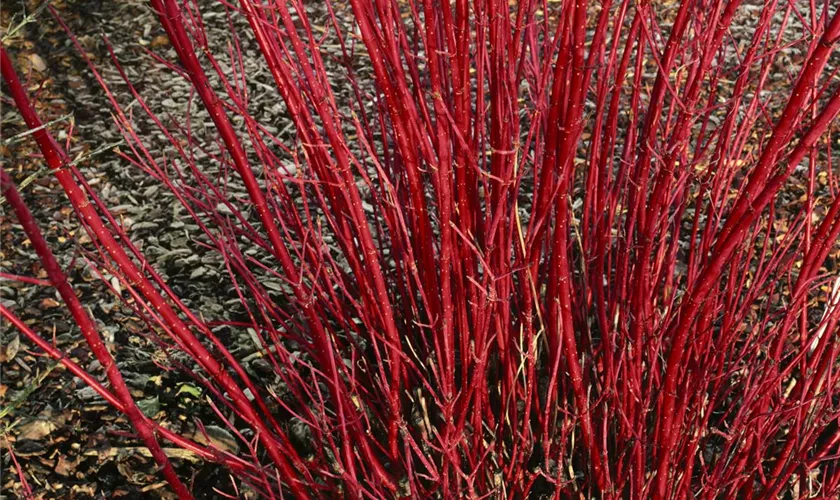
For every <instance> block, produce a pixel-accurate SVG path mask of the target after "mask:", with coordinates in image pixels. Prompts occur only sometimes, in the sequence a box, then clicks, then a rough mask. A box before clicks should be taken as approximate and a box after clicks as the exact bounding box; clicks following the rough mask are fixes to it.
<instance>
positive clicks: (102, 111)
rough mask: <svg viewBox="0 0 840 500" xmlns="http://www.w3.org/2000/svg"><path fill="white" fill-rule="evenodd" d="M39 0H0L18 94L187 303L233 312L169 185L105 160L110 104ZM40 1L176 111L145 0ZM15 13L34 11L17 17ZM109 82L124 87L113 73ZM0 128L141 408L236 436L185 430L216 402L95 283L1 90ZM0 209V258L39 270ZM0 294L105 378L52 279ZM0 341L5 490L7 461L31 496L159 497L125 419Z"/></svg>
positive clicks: (85, 246)
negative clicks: (164, 360) (31, 101)
mask: <svg viewBox="0 0 840 500" xmlns="http://www.w3.org/2000/svg"><path fill="white" fill-rule="evenodd" d="M41 4H42V2H41V1H17V2H14V1H9V2H4V5H3V11H2V26H3V37H4V40H3V43H4V46H5V47H6V49H7V50H8V51H9V53H10V56H11V57H12V58H13V62H14V63H15V65H16V68H17V70H18V73H19V75H20V76H21V78H22V80H24V81H26V82H28V89H29V91H30V93H31V95H33V96H37V100H36V105H37V110H38V112H39V114H40V116H41V117H42V118H43V119H44V121H45V122H46V121H55V123H53V124H51V126H50V129H51V131H52V132H53V133H54V135H55V137H56V139H57V140H59V142H62V144H63V145H64V146H65V148H66V150H67V152H68V154H69V156H70V157H71V158H74V161H76V162H77V163H76V164H77V165H78V167H79V168H80V170H81V171H82V173H83V174H84V175H85V176H86V178H87V180H88V181H89V183H90V184H91V185H92V186H94V189H96V190H97V192H98V193H99V195H100V197H101V198H102V200H103V201H104V202H105V203H106V204H107V205H108V206H109V207H110V208H111V213H112V214H113V215H114V216H116V217H117V218H118V219H119V220H120V222H121V223H122V224H123V227H124V228H126V229H127V231H128V234H129V236H130V237H131V238H132V240H133V241H135V242H136V243H137V244H138V246H139V247H140V248H141V249H142V250H143V251H144V253H145V254H146V256H147V257H149V258H150V259H151V260H152V261H153V263H154V264H155V266H156V267H157V269H158V270H159V271H161V273H162V274H163V276H165V277H167V278H168V280H169V282H170V283H171V284H172V288H173V290H174V291H175V292H176V293H178V294H179V295H180V296H181V297H184V298H185V303H187V304H188V305H190V306H191V307H193V308H194V309H198V310H201V311H202V312H203V313H205V314H208V315H219V316H221V315H222V314H221V313H223V312H224V313H225V316H227V317H234V318H235V315H236V313H237V309H236V304H238V300H237V298H236V296H235V295H229V294H232V293H233V292H232V291H231V290H229V289H226V288H224V287H219V286H218V283H219V281H220V275H221V274H222V273H224V269H223V268H222V267H221V265H220V262H219V261H218V259H216V258H214V256H213V255H204V254H203V252H202V249H201V248H199V247H196V246H195V245H193V244H192V242H191V241H190V239H189V238H188V236H187V232H186V230H188V229H190V228H188V227H187V228H186V229H185V223H184V222H182V221H181V220H180V219H181V217H180V215H179V212H178V209H177V205H178V204H177V203H176V201H175V199H174V197H173V196H171V195H170V194H169V193H168V192H166V190H165V189H161V188H160V186H158V185H157V183H155V182H153V181H152V180H150V179H149V178H148V177H147V176H146V175H145V174H144V173H143V172H141V171H140V170H138V169H136V168H131V167H129V166H127V165H126V164H125V162H124V161H122V160H120V159H119V157H118V156H117V154H116V151H117V150H118V148H119V147H120V144H121V141H120V136H119V134H118V132H117V130H116V127H115V126H114V124H113V122H112V119H111V113H112V108H111V106H110V104H109V103H108V101H107V99H106V98H105V96H104V93H103V92H102V91H101V89H100V88H99V86H98V84H97V82H96V80H95V79H94V78H93V76H92V75H91V73H90V71H88V70H87V67H86V65H85V63H84V60H83V59H82V57H81V56H80V55H79V53H78V51H77V50H76V49H75V48H74V47H73V46H72V44H71V42H70V40H69V38H68V36H67V34H66V33H65V32H64V30H63V29H62V28H61V26H60V24H59V23H58V22H57V21H56V20H55V19H54V18H53V16H52V15H51V14H50V13H49V12H48V11H46V10H43V9H42V10H40V11H39V10H38V7H39V6H40V5H41ZM50 4H51V5H52V6H53V7H54V8H55V9H56V10H57V11H58V13H59V14H60V16H61V17H62V18H63V19H64V21H65V22H66V23H67V24H68V26H69V28H70V29H71V30H72V31H73V32H74V33H75V34H76V35H77V37H78V40H79V42H80V43H81V44H82V46H83V47H84V48H85V50H86V51H87V52H88V54H89V55H90V56H91V58H92V60H93V62H94V64H96V65H97V66H100V65H101V66H102V67H103V75H104V76H105V78H106V80H108V82H109V84H112V83H117V82H119V81H120V78H119V75H118V74H117V72H116V70H115V69H114V68H113V66H112V65H110V64H108V63H109V59H110V55H109V52H108V46H107V43H110V45H111V46H112V47H113V49H114V52H115V54H116V56H117V57H118V58H119V61H120V63H121V64H122V65H123V67H124V69H125V70H126V72H127V74H128V76H129V78H131V80H132V81H133V82H135V83H136V85H137V88H138V90H139V91H140V92H142V93H143V95H144V96H146V97H147V98H148V99H149V103H150V104H151V105H153V106H156V107H157V108H156V109H165V110H166V111H167V112H169V113H171V114H173V115H175V116H178V115H179V113H181V114H183V112H184V110H185V109H186V106H187V105H188V102H189V99H190V95H189V87H188V84H187V82H185V81H184V80H182V79H177V78H171V75H170V73H169V70H168V69H166V68H164V67H162V66H161V65H160V64H157V63H155V61H154V60H153V59H152V58H151V57H150V56H149V55H148V53H147V52H146V49H151V50H154V51H155V52H156V53H157V54H160V55H162V56H164V57H169V58H170V60H174V59H175V56H174V51H170V50H169V48H168V45H169V42H168V40H167V38H166V36H165V34H164V33H163V30H162V29H161V28H160V26H159V24H158V22H157V19H156V18H155V16H154V14H153V13H152V12H151V10H150V9H149V7H148V2H144V1H124V2H108V1H96V0H93V1H90V0H66V1H53V2H50ZM25 14H29V15H32V16H33V18H32V20H31V22H28V23H26V24H24V25H21V21H22V20H23V18H24V15H25ZM225 22H226V20H225V19H224V16H223V15H221V14H220V15H219V17H218V18H215V22H214V18H213V15H212V13H211V16H210V18H209V25H210V26H211V27H212V26H215V25H218V26H219V28H218V29H221V30H224V29H225V27H226V24H225ZM220 39H223V38H220ZM106 40H107V43H106ZM251 59H252V60H256V58H251ZM251 69H252V70H253V71H254V72H259V71H260V69H259V68H256V67H255V68H251ZM114 90H115V91H116V92H125V87H124V86H123V87H115V89H114ZM123 104H128V103H127V102H125V103H123ZM261 109H262V110H263V114H262V116H260V117H259V118H260V119H262V120H264V121H263V123H266V124H271V123H276V122H277V121H278V120H279V118H278V117H279V115H280V112H281V109H280V108H279V107H278V106H273V105H271V104H270V103H266V105H265V106H261ZM138 115H140V116H141V118H138V120H137V123H136V126H137V127H138V128H140V129H141V130H142V129H144V128H145V127H148V129H147V130H150V129H151V128H152V127H151V126H150V124H149V123H148V122H144V121H143V119H146V120H148V118H146V117H145V116H144V115H142V113H139V114H138ZM208 122H209V120H208ZM211 125H212V124H211ZM2 128H3V129H2V135H3V139H2V157H3V165H2V168H4V169H6V170H7V171H8V172H10V173H11V174H12V176H13V178H14V180H15V182H16V183H17V184H18V186H19V189H20V191H21V192H22V194H23V196H24V199H25V201H26V202H27V204H28V206H29V207H30V209H31V210H32V211H33V213H34V215H35V217H36V219H37V220H38V221H39V222H40V223H41V230H42V231H43V232H44V234H45V236H46V238H47V241H48V242H49V243H50V245H51V248H52V250H53V252H54V253H55V254H56V256H57V257H58V259H59V262H60V263H61V264H62V266H63V267H64V269H65V270H66V271H67V273H68V277H69V279H70V281H71V283H72V284H73V286H74V288H75V290H76V291H77V293H78V294H79V295H80V297H81V299H82V302H83V303H84V304H85V305H87V306H88V307H90V310H91V312H92V315H93V317H94V318H96V321H97V322H98V323H99V326H100V332H102V333H103V334H104V335H105V336H106V339H105V340H106V342H108V343H109V344H110V347H111V351H112V352H113V353H114V354H115V356H116V359H117V362H118V364H119V365H120V370H121V372H122V373H123V374H124V376H125V377H126V381H127V382H128V384H129V386H130V388H131V389H132V390H133V393H134V396H135V398H136V399H137V401H138V402H139V404H140V406H141V409H142V410H143V411H144V412H145V413H146V414H147V415H149V416H151V417H153V418H154V419H155V420H156V421H158V422H159V423H161V424H162V425H167V426H169V427H170V428H172V429H173V430H176V431H178V432H181V433H184V434H185V435H187V436H189V437H191V438H193V439H194V440H196V441H198V442H202V441H206V440H207V439H208V436H209V438H210V439H211V440H213V441H214V444H215V445H217V446H219V447H220V448H222V449H231V448H235V447H236V446H237V444H236V442H235V441H234V440H233V438H232V437H231V436H230V435H229V434H228V433H227V432H226V431H224V430H223V429H221V428H219V427H214V426H212V425H209V426H208V427H206V429H207V433H206V434H207V436H205V434H204V433H202V432H200V431H198V430H197V429H196V428H195V424H194V422H195V421H196V419H200V420H202V421H204V422H207V423H212V422H213V421H214V420H215V416H214V415H209V414H207V412H209V411H211V410H210V409H209V408H208V407H207V405H206V404H203V403H204V398H205V395H204V394H203V393H202V391H201V390H200V389H199V388H198V387H197V384H195V383H194V381H192V380H191V379H189V378H188V377H187V376H186V375H184V374H182V373H180V372H177V371H171V370H161V366H160V363H159V361H160V360H159V359H156V354H157V353H156V348H155V346H154V345H153V344H152V343H151V342H150V341H148V340H147V339H146V338H145V336H144V333H145V332H144V331H143V330H144V328H145V327H146V325H145V324H143V323H142V322H141V321H140V320H139V319H138V318H136V317H133V316H132V311H131V309H130V308H128V307H125V306H124V305H123V304H121V302H120V301H119V300H118V299H117V297H115V295H114V293H115V290H114V289H111V290H109V289H108V286H106V285H105V284H104V283H103V282H102V281H101V280H100V278H99V277H98V276H97V275H96V274H95V272H94V270H93V266H90V265H89V263H88V262H87V261H86V256H87V253H88V252H91V251H93V250H94V248H93V246H92V245H91V241H90V239H89V238H88V237H87V235H86V234H85V232H84V231H83V230H82V229H81V228H80V227H79V224H78V222H77V221H76V218H75V214H74V213H73V209H72V207H71V206H70V204H69V202H68V201H67V199H66V197H65V196H64V193H63V191H62V190H61V187H60V186H59V185H58V183H57V181H55V179H54V177H53V176H51V175H50V174H49V173H48V172H47V171H46V170H45V164H44V162H43V160H42V158H41V156H40V154H39V152H38V151H37V148H36V147H35V145H34V142H33V141H31V137H28V136H26V135H23V136H21V135H20V134H22V133H24V132H25V128H24V124H23V122H22V120H21V118H20V116H19V114H18V113H17V111H16V110H15V109H14V107H13V106H12V105H11V101H10V100H6V98H5V97H4V98H3V107H2ZM3 210H4V213H3V217H2V221H1V222H0V233H1V234H2V236H0V241H2V247H0V251H2V254H0V266H2V269H3V271H4V272H7V273H10V274H15V275H22V276H29V277H38V278H42V279H45V278H46V273H45V272H44V271H43V269H41V267H40V265H39V264H38V259H37V256H36V255H35V253H34V251H33V250H32V248H31V246H30V245H29V242H28V241H27V240H26V239H25V235H24V234H23V232H22V230H21V228H20V226H19V225H17V223H16V220H15V219H14V217H9V216H8V214H7V213H5V211H8V207H7V206H5V205H4V206H3ZM186 219H188V218H185V220H186ZM112 285H115V286H116V293H117V294H119V293H120V290H119V284H118V282H116V280H114V281H113V282H112ZM0 292H1V293H2V296H0V298H1V299H2V301H3V303H4V304H5V305H7V306H9V308H10V309H12V310H13V311H15V313H16V314H17V315H19V316H20V317H21V318H22V319H24V320H25V322H26V323H28V324H29V325H30V326H31V327H32V328H33V329H35V330H36V331H37V332H38V333H39V334H41V335H42V336H44V337H46V338H50V337H51V338H52V339H53V340H54V342H55V343H56V344H57V345H58V346H59V347H61V348H62V349H63V350H65V351H67V352H70V353H71V355H72V357H73V359H74V360H75V361H76V362H78V363H79V364H80V365H81V366H82V367H84V368H86V369H88V371H89V372H92V373H95V374H97V375H99V376H100V380H101V381H103V382H105V381H106V379H105V376H104V374H102V371H101V370H100V369H99V367H98V362H97V361H96V360H95V359H93V357H92V356H91V354H90V353H89V352H88V351H87V350H86V348H85V347H86V346H85V344H84V340H83V339H82V338H81V336H80V335H79V332H78V330H77V329H76V328H75V327H74V326H73V324H72V319H71V318H70V316H69V314H68V313H67V311H66V308H64V307H63V304H62V303H61V302H60V298H59V297H58V295H57V293H56V292H55V291H54V290H53V289H52V288H49V287H44V286H38V285H30V284H25V283H21V282H17V281H11V280H4V281H3V282H2V283H0ZM216 333H217V334H218V335H219V336H220V337H223V338H224V337H225V336H227V337H228V341H229V343H232V344H234V345H241V346H242V347H241V348H239V349H237V350H236V351H234V353H235V354H236V355H237V356H238V357H240V359H248V356H249V355H250V354H253V352H255V351H256V347H255V346H254V344H253V342H252V340H251V339H250V338H249V337H248V335H247V332H241V334H242V336H243V338H233V339H231V338H230V336H231V335H238V334H239V332H237V333H236V334H234V333H232V332H230V331H229V330H228V329H227V328H226V327H224V326H220V327H219V328H218V330H217V331H216ZM2 344H3V346H4V347H3V351H2V363H3V374H2V375H3V376H2V384H0V397H1V398H2V410H0V414H1V415H0V416H2V424H0V425H1V426H2V427H0V440H1V441H2V442H0V446H2V448H3V451H4V453H3V470H4V472H6V473H5V474H3V476H2V481H3V482H2V489H3V492H4V493H8V494H9V495H11V496H20V495H21V493H22V491H23V490H22V488H21V478H20V475H19V474H18V472H19V471H20V472H21V473H22V474H23V476H24V477H25V479H26V481H27V482H28V483H29V486H30V487H31V488H32V490H33V491H34V492H35V493H36V494H37V495H38V496H39V497H42V498H94V497H95V498H118V497H126V498H143V497H149V498H160V497H163V498H168V497H171V493H170V492H169V490H168V488H167V487H166V485H165V482H163V481H162V477H161V476H160V475H159V474H157V472H156V470H155V465H154V462H153V461H152V460H151V458H150V457H149V455H148V453H147V452H146V450H145V448H143V447H142V443H141V442H140V440H139V439H135V438H134V437H133V436H132V435H131V433H130V431H131V428H130V425H129V424H128V421H127V420H126V419H125V418H124V417H122V416H120V415H118V414H117V413H116V412H114V411H113V409H111V408H110V407H109V406H108V405H107V404H106V403H105V402H104V400H102V399H101V398H100V397H99V396H98V395H97V394H96V393H95V392H94V391H93V390H92V389H90V388H88V387H86V386H85V385H84V384H83V383H82V382H81V381H80V380H79V379H76V378H74V377H72V376H70V375H69V374H68V373H67V372H66V370H65V369H64V368H63V367H62V366H60V365H58V364H57V363H55V362H53V361H52V360H50V359H49V358H46V357H44V356H42V355H41V353H40V352H36V351H33V350H30V347H29V345H27V343H26V341H25V340H21V338H20V337H19V336H18V334H17V332H15V331H14V330H12V329H9V328H4V329H3V332H2ZM261 361H262V360H260V359H259V356H251V359H250V360H249V361H248V362H246V363H245V366H246V368H247V369H249V370H256V371H259V370H260V369H261V368H262V364H261ZM168 452H170V453H171V454H172V456H173V457H175V460H174V463H175V465H176V466H177V467H178V468H179V472H180V475H181V476H182V477H184V478H185V479H186V480H187V481H188V484H190V483H191V484H192V487H193V488H194V489H195V491H196V494H197V496H198V497H202V496H204V497H216V496H217V495H218V493H217V492H218V491H222V492H226V493H228V494H235V493H236V492H238V493H239V494H240V496H243V497H245V498H247V497H248V496H249V495H248V494H247V491H243V490H242V486H241V485H239V484H234V483H233V480H232V479H231V478H229V477H228V476H227V475H226V474H225V473H224V472H223V471H220V470H219V468H218V467H216V466H213V465H208V464H205V463H203V462H201V461H198V460H197V459H196V457H194V456H191V455H190V454H188V453H183V452H181V451H180V450H177V449H170V450H168Z"/></svg>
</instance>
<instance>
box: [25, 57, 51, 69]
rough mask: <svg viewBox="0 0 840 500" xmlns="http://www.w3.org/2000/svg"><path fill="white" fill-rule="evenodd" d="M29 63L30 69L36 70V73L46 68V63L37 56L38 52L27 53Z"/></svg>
mask: <svg viewBox="0 0 840 500" xmlns="http://www.w3.org/2000/svg"><path fill="white" fill-rule="evenodd" d="M28 58H29V64H31V65H32V69H34V70H35V71H37V72H38V73H43V72H44V71H46V70H47V63H45V62H44V60H43V59H42V58H41V56H39V55H38V54H29V56H28Z"/></svg>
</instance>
